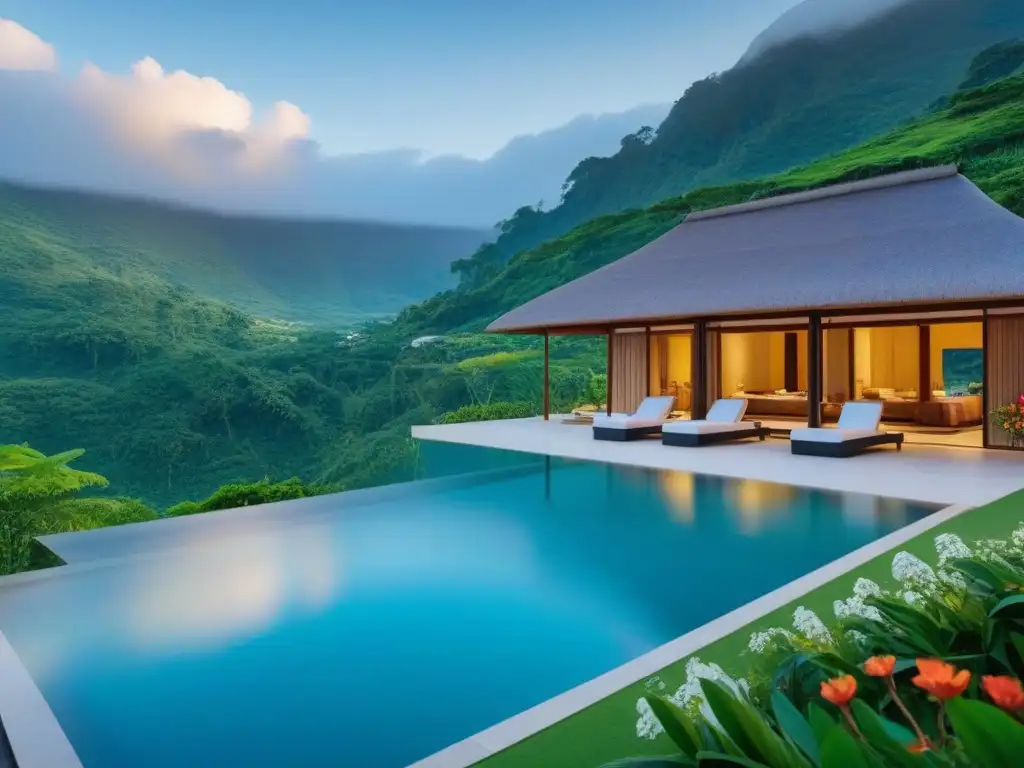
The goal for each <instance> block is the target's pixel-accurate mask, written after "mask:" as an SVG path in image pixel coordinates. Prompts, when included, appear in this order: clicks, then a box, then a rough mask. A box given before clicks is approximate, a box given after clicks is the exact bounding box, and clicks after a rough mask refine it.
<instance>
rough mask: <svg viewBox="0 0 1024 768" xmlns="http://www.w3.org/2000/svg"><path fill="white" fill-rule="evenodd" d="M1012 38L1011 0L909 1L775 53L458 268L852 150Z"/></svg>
mask: <svg viewBox="0 0 1024 768" xmlns="http://www.w3.org/2000/svg"><path fill="white" fill-rule="evenodd" d="M812 1H813V0H812ZM1017 37H1024V8H1022V6H1021V3H1020V0H908V2H906V3H904V4H902V5H899V6H898V7H896V8H895V9H894V10H892V11H890V12H889V13H887V14H885V15H883V16H879V17H877V18H875V19H873V20H871V21H869V22H867V23H865V24H863V25H861V26H859V27H856V28H853V29H850V30H848V31H845V32H842V33H837V34H834V35H830V36H827V37H823V38H810V37H807V38H802V39H796V40H792V41H790V42H787V43H784V44H781V45H779V46H777V47H775V48H772V49H769V50H767V51H766V52H764V53H763V54H762V55H760V56H758V57H756V58H754V59H753V60H750V61H747V62H744V63H742V64H741V65H738V66H736V67H734V68H733V69H730V70H728V71H726V72H722V73H720V74H716V75H711V76H710V77H708V78H706V79H704V80H701V81H699V82H697V83H694V84H693V85H692V86H691V87H690V88H689V89H688V90H687V91H686V93H685V94H684V95H683V96H682V98H680V99H679V100H678V101H677V102H676V104H675V106H674V107H673V108H672V110H671V112H670V113H669V115H668V116H667V117H666V118H665V120H664V122H662V124H661V126H659V127H658V129H657V131H650V130H647V131H643V130H642V131H640V132H638V133H637V134H635V135H632V136H627V137H625V138H624V139H623V140H622V148H621V150H620V151H619V152H618V154H616V155H614V156H613V157H608V158H597V157H591V158H587V159H585V160H583V161H582V162H581V163H580V164H579V165H578V166H577V167H576V168H575V169H574V170H573V171H572V173H571V174H570V175H569V177H568V179H567V180H566V184H565V188H564V190H565V192H564V195H563V199H562V201H561V202H560V204H559V205H558V206H557V207H554V208H552V209H551V210H548V211H540V210H537V209H536V208H530V207H524V208H521V209H520V210H519V211H517V212H516V214H515V215H514V216H512V217H511V218H510V219H509V220H508V221H506V222H504V224H503V227H502V237H501V238H499V240H498V241H497V242H496V243H493V244H489V245H485V246H483V247H481V249H480V250H479V251H478V252H477V253H476V254H475V255H474V256H473V257H472V258H467V259H463V260H460V261H459V262H457V265H456V266H457V269H458V271H459V272H460V274H461V277H462V280H463V281H464V282H469V283H477V284H478V283H480V282H483V281H485V280H486V279H488V278H490V277H491V276H493V275H494V274H495V272H496V271H497V270H498V269H500V267H501V266H502V265H503V264H504V263H505V262H507V261H508V259H509V258H511V257H512V256H513V255H515V254H516V253H519V252H520V251H522V250H525V249H528V248H533V247H535V246H537V245H539V244H540V243H543V242H546V241H548V240H551V239H553V238H556V237H559V236H561V235H563V234H565V233H567V232H568V231H569V230H571V229H572V228H573V227H576V226H578V225H580V224H582V223H585V222H587V221H590V220H592V219H594V218H596V217H597V216H601V215H604V214H610V213H616V212H619V211H624V210H628V209H632V208H639V207H646V206H650V205H653V204H655V203H657V202H658V201H660V200H665V199H667V198H670V197H673V196H676V195H681V194H685V193H686V192H689V191H691V190H694V189H698V188H703V187H707V186H716V185H722V184H727V183H735V182H738V181H743V180H748V179H755V178H759V177H762V176H765V175H768V174H774V173H779V172H781V171H783V170H785V169H787V168H791V167H793V166H795V165H802V164H805V163H809V162H812V161H814V160H816V159H818V158H821V157H824V156H827V155H829V154H833V153H835V152H838V151H841V150H844V149H846V148H849V147H852V146H854V145H856V144H857V143H859V142H861V141H864V140H866V139H868V138H870V137H872V136H877V135H879V134H880V133H883V132H885V131H887V130H890V129H892V128H894V127H897V126H898V125H900V124H901V123H903V122H904V121H905V120H907V119H909V118H912V117H914V116H916V115H918V114H920V113H921V112H922V111H924V110H925V109H927V108H928V107H929V106H930V105H933V104H934V103H935V102H936V100H938V99H940V98H941V97H943V96H945V95H947V94H949V93H951V92H953V91H954V90H955V89H956V87H957V86H958V84H960V83H961V82H962V81H963V80H964V72H965V71H966V70H967V68H968V65H969V63H970V62H971V60H972V58H973V57H974V56H975V55H976V54H977V53H978V51H981V50H982V49H984V48H986V47H988V46H992V45H994V44H997V43H1000V42H1003V41H1005V40H1009V39H1012V38H1017ZM1011 71H1012V70H1011ZM1009 73H1010V72H1009V71H1004V72H1003V73H1002V74H1003V75H1006V74H1009ZM978 84H980V83H978Z"/></svg>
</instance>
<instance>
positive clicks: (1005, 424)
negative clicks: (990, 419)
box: [1003, 421, 1010, 429]
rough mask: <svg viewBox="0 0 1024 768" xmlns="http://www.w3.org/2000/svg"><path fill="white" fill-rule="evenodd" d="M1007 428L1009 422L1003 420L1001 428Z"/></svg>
mask: <svg viewBox="0 0 1024 768" xmlns="http://www.w3.org/2000/svg"><path fill="white" fill-rule="evenodd" d="M1009 428H1010V422H1008V421H1004V422H1003V429H1009Z"/></svg>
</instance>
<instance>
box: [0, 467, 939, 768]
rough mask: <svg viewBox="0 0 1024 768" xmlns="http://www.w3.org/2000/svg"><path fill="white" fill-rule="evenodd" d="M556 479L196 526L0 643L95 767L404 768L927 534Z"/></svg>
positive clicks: (728, 496)
mask: <svg viewBox="0 0 1024 768" xmlns="http://www.w3.org/2000/svg"><path fill="white" fill-rule="evenodd" d="M545 466H546V465H545V462H544V461H543V460H542V459H540V460H537V459H536V458H535V457H534V458H532V459H531V460H530V462H529V464H527V465H525V466H522V467H520V468H519V469H512V470H503V471H501V472H497V473H494V474H493V475H488V476H487V479H486V481H485V482H481V481H480V478H479V477H477V478H475V479H474V480H473V481H470V478H468V477H467V478H466V480H465V481H463V480H461V479H457V480H455V481H452V482H447V483H446V484H444V485H443V486H440V487H438V486H437V485H431V484H427V485H422V484H418V483H417V484H410V485H409V486H407V487H406V488H405V489H403V493H402V494H401V495H399V496H395V495H392V496H390V497H388V498H386V499H384V500H379V501H376V502H373V503H370V502H367V503H364V504H361V505H359V506H357V507H350V506H346V507H345V508H344V509H339V510H338V512H337V513H335V514H328V515H327V516H326V517H325V516H320V517H318V518H315V519H309V520H307V521H305V522H303V521H302V519H301V518H302V517H303V509H305V507H304V506H303V505H305V504H308V503H309V501H310V500H305V501H300V502H289V504H292V505H294V512H295V516H294V518H293V519H292V520H289V521H288V522H281V523H279V524H277V525H275V526H271V527H268V526H263V527H262V528H261V529H260V530H259V531H258V532H250V533H245V534H243V533H235V534H232V535H231V536H224V535H223V534H220V535H219V536H218V538H217V539H216V540H215V541H212V542H211V541H204V540H203V537H202V536H201V535H196V532H201V527H196V528H195V529H194V530H193V534H192V535H193V538H192V541H191V543H188V544H186V546H185V548H184V549H179V550H176V551H172V552H164V553H162V554H151V555H149V556H145V557H133V558H122V559H121V560H119V561H117V562H113V563H110V564H106V565H102V566H98V567H91V568H83V569H77V570H76V569H74V568H73V567H72V568H71V569H70V570H68V572H67V573H66V574H64V575H56V576H53V577H48V578H44V579H41V580H38V581H29V582H25V583H21V584H14V585H10V586H7V587H3V588H0V629H2V631H3V632H4V633H5V634H6V635H7V637H8V639H9V640H10V642H11V644H12V645H13V646H14V648H15V650H16V651H17V652H18V654H19V655H20V657H21V659H22V660H23V662H24V663H25V665H26V667H28V669H29V671H30V672H31V674H32V676H33V677H34V679H35V680H36V683H37V684H38V685H39V688H40V690H41V691H42V692H43V694H44V695H45V697H46V699H47V701H48V702H49V703H50V706H51V707H52V708H53V710H54V712H55V714H56V715H57V718H58V720H59V721H60V723H61V725H62V726H63V727H64V729H65V731H66V732H67V734H68V737H69V739H70V740H71V743H72V744H73V745H74V747H75V749H76V750H77V751H78V754H79V756H80V757H81V759H82V761H83V763H84V765H85V766H86V768H138V767H139V766H147V768H163V767H164V766H168V767H169V766H175V768H178V767H180V766H183V765H187V766H192V767H194V768H205V767H206V766H218V767H220V766H227V765H245V766H275V767H277V766H285V765H301V766H306V767H313V766H356V767H358V768H398V767H399V766H404V765H407V764H408V763H410V762H413V761H415V760H417V759H419V758H422V757H425V756H426V755H428V754H430V753H432V752H435V751H437V750H439V749H442V748H444V747H445V746H447V745H448V744H451V743H453V742H455V741H458V740H460V739H463V738H465V737H467V736H470V735H472V734H473V733H475V732H477V731H479V730H482V729H483V728H486V727H488V726H490V725H493V724H494V723H496V722H498V721H500V720H503V719H504V718H506V717H510V716H512V715H514V714H516V713H517V712H520V711H522V710H523V709H526V708H528V707H530V706H533V705H535V704H537V703H539V702H541V701H543V700H545V699H547V698H550V697H551V696H554V695H557V694H558V693H560V692H562V691H564V690H566V689H568V688H570V687H572V686H574V685H577V684H579V683H582V682H584V681H586V680H588V679H590V678H593V677H596V676H597V675H600V674H602V673H603V672H606V671H608V670H609V669H612V668H614V667H616V666H618V665H620V664H622V663H625V662H626V661H629V660H630V659H632V658H635V657H636V656H638V655H640V654H643V653H645V652H646V651H649V650H651V649H652V648H654V647H656V646H658V645H661V644H662V643H665V642H667V641H669V640H671V639H673V638H675V637H677V636H679V635H681V634H683V633H685V632H687V631H688V630H691V629H693V628H695V627H697V626H699V625H701V624H703V623H706V622H707V621H709V620H711V619H713V618H715V617H716V616H719V615H721V614H723V613H726V612H728V611H729V610H731V609H733V608H736V607H738V606H740V605H742V604H744V603H746V602H748V601H750V600H752V599H754V598H756V597H758V596H760V595H762V594H765V593H766V592H769V591H771V590H772V589H774V588H776V587H779V586H781V585H783V584H785V583H787V582H789V581H792V580H793V579H795V578H797V577H799V576H801V575H803V574H806V573H808V572H809V571H811V570H813V569H815V568H817V567H819V566H821V565H824V564H825V563H827V562H830V561H832V560H835V559H836V558H838V557H840V556H842V555H844V554H846V553H848V552H850V551H852V550H854V549H856V548H858V547H860V546H862V545H864V544H867V543H868V542H870V541H872V540H874V539H876V538H878V537H880V536H883V535H885V534H887V533H889V532H891V531H894V530H896V529H898V528H900V527H902V526H904V525H906V524H908V523H910V522H913V521H914V520H917V519H919V518H921V517H923V516H924V515H926V514H928V513H930V512H931V511H933V509H932V508H930V507H926V506H916V505H912V504H906V503H903V502H898V501H892V500H886V499H879V498H876V497H870V496H862V495H845V494H833V493H825V492H818V491H808V490H803V489H798V488H793V487H788V486H780V485H774V484H770V483H763V482H755V481H745V480H728V479H721V478H712V477H705V476H699V475H690V474H687V473H681V472H665V471H654V470H640V469H628V468H622V467H618V468H614V467H611V466H606V465H601V464H592V463H582V462H579V463H573V462H567V461H561V460H556V459H552V460H550V463H549V464H548V465H547V467H548V468H547V469H546V468H545ZM314 501H317V500H314ZM318 501H319V502H320V503H321V504H323V502H324V500H323V499H320V500H318ZM246 513H247V512H246V511H239V512H238V513H233V514H238V515H243V516H244V515H245V514H246ZM239 519H240V520H243V521H244V518H239ZM243 525H244V522H243ZM627 725H628V724H627Z"/></svg>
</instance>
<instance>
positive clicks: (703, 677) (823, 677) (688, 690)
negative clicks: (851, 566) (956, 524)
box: [608, 526, 1024, 768]
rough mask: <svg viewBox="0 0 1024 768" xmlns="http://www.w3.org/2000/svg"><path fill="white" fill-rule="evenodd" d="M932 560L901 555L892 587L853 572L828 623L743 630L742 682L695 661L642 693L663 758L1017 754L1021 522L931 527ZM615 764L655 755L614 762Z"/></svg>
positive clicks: (815, 759)
mask: <svg viewBox="0 0 1024 768" xmlns="http://www.w3.org/2000/svg"><path fill="white" fill-rule="evenodd" d="M936 549H937V551H938V555H939V568H938V571H937V572H936V570H935V569H932V568H931V567H930V566H928V565H926V564H925V563H924V562H923V561H921V560H918V559H917V558H915V557H913V556H912V555H909V554H908V553H906V552H901V553H899V554H897V555H896V557H895V558H894V560H893V576H894V578H895V579H896V580H897V582H898V583H899V585H900V587H899V589H898V590H896V591H893V592H886V591H883V590H882V589H881V588H880V587H879V586H878V585H877V584H874V583H873V582H869V581H867V580H864V579H861V580H859V581H858V582H857V585H856V588H855V590H854V594H853V596H851V597H850V598H849V599H848V600H845V601H837V602H836V604H835V606H834V607H835V614H836V617H837V619H838V622H837V624H836V625H835V626H833V627H826V625H825V624H824V623H823V622H822V621H821V620H820V619H819V618H818V617H817V616H815V615H813V614H812V613H810V612H809V611H807V610H806V609H804V608H798V609H797V611H796V613H795V615H794V627H793V629H792V630H788V629H783V628H774V629H770V630H767V631H762V632H757V633H755V634H754V635H752V637H751V642H750V651H751V653H753V654H755V662H754V664H753V666H752V669H751V675H750V678H749V680H748V679H740V680H734V679H732V678H731V677H729V676H728V675H726V674H725V673H724V672H723V671H722V670H721V668H720V667H717V666H715V665H705V664H702V663H701V662H700V661H699V660H697V659H691V660H690V662H689V663H688V665H687V681H686V683H685V684H684V685H683V687H682V688H680V690H679V691H678V692H677V693H676V694H675V695H673V696H671V697H667V696H664V695H662V694H660V693H659V692H657V691H651V692H650V693H648V694H647V695H645V696H644V698H643V699H641V700H640V702H638V712H639V713H640V714H641V719H640V721H639V722H638V724H637V732H638V734H639V735H641V736H644V737H648V738H651V737H654V736H656V735H658V734H665V735H666V736H667V737H668V739H669V740H670V741H671V743H672V744H674V745H675V747H676V749H677V750H678V752H677V754H674V755H671V756H669V757H666V758H659V759H661V760H662V761H663V763H662V764H663V765H700V766H705V765H707V766H726V765H742V766H747V768H762V767H765V766H766V767H767V768H838V767H839V766H858V767H860V766H863V767H864V768H867V767H868V766H871V767H874V766H895V767H897V768H903V767H906V768H913V767H914V766H921V767H922V768H923V767H925V766H943V765H946V766H957V765H959V766H985V767H987V766H992V767H993V768H996V767H997V766H1007V765H1014V764H1016V762H1015V761H1018V760H1019V755H1020V754H1024V752H1021V750H1024V724H1022V718H1024V690H1022V688H1021V682H1020V680H1021V678H1022V677H1024V592H1022V586H1021V585H1022V584H1024V526H1022V527H1021V528H1019V529H1018V530H1016V531H1015V532H1014V533H1013V536H1012V538H1011V539H1010V540H1009V541H983V542H978V543H977V544H976V545H975V546H974V547H973V548H969V547H968V546H967V545H966V544H964V542H963V541H962V540H960V539H959V538H958V537H956V536H955V535H952V534H941V535H940V536H939V537H937V538H936ZM611 765H614V766H617V768H629V767H632V766H636V768H640V766H653V765H658V763H657V761H656V760H654V761H652V759H651V758H636V759H632V760H622V761H618V762H616V763H614V764H610V765H609V766H608V768H611Z"/></svg>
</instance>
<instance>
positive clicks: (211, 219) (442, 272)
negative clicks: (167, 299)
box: [0, 183, 487, 327]
mask: <svg viewBox="0 0 1024 768" xmlns="http://www.w3.org/2000/svg"><path fill="white" fill-rule="evenodd" d="M486 236H487V234H486V233H484V232H480V231H476V230H469V229H456V228H442V227H436V228H434V227H422V226H402V225H395V224H378V223H370V222H358V221H302V220H285V219H280V220H275V219H269V218H255V217H242V216H222V215H217V214H213V213H207V212H202V211H196V210H190V209H186V208H175V207H171V206H168V205H166V204H157V203H150V202H145V201H139V200H129V199H121V198H116V197H108V196H103V195H98V194H88V193H81V192H63V191H54V190H43V189H34V188H28V187H20V186H15V185H13V184H3V183H0V297H2V296H5V295H9V293H10V292H12V291H17V290H18V285H19V280H21V279H29V280H30V284H31V285H32V286H33V287H36V286H37V285H38V283H39V282H40V281H41V279H42V275H43V274H47V275H50V276H52V277H53V278H54V279H55V283H54V284H52V285H50V286H48V287H49V288H52V289H53V290H56V291H58V292H63V291H64V290H65V288H67V289H69V290H71V291H74V286H63V285H61V284H60V283H61V282H62V281H69V280H73V281H80V280H83V279H88V280H93V281H99V282H101V283H107V284H110V285H112V286H115V285H121V284H124V283H133V284H135V283H139V284H145V283H147V282H150V281H152V280H160V281H164V282H167V283H171V284H174V285H177V286H180V287H182V288H184V289H188V290H191V291H194V292H196V293H198V294H202V295H205V296H208V297H211V298H216V299H220V300H222V301H226V302H230V303H231V304H233V305H235V306H236V307H237V308H239V309H241V310H244V311H246V312H251V313H253V314H257V315H261V316H264V317H274V318H283V319H287V320H292V321H303V322H314V323H317V324H320V325H329V326H335V327H337V326H339V325H347V324H351V323H353V322H359V321H363V320H365V319H367V317H368V316H385V315H392V314H394V313H395V312H397V311H398V310H399V309H401V308H402V307H404V306H406V305H408V304H409V303H411V302H413V301H419V300H420V299H423V298H426V297H427V296H430V295H432V294H434V293H436V292H437V291H440V290H443V289H445V288H449V287H450V286H451V285H452V284H453V283H454V279H453V278H452V276H451V270H450V262H451V260H452V257H453V254H454V255H457V254H459V253H467V252H472V251H473V250H474V249H475V248H476V247H477V246H478V245H480V243H482V242H483V241H484V239H485V237H486ZM28 273H39V277H38V278H27V277H26V275H27V274H28ZM19 276H22V277H19Z"/></svg>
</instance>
